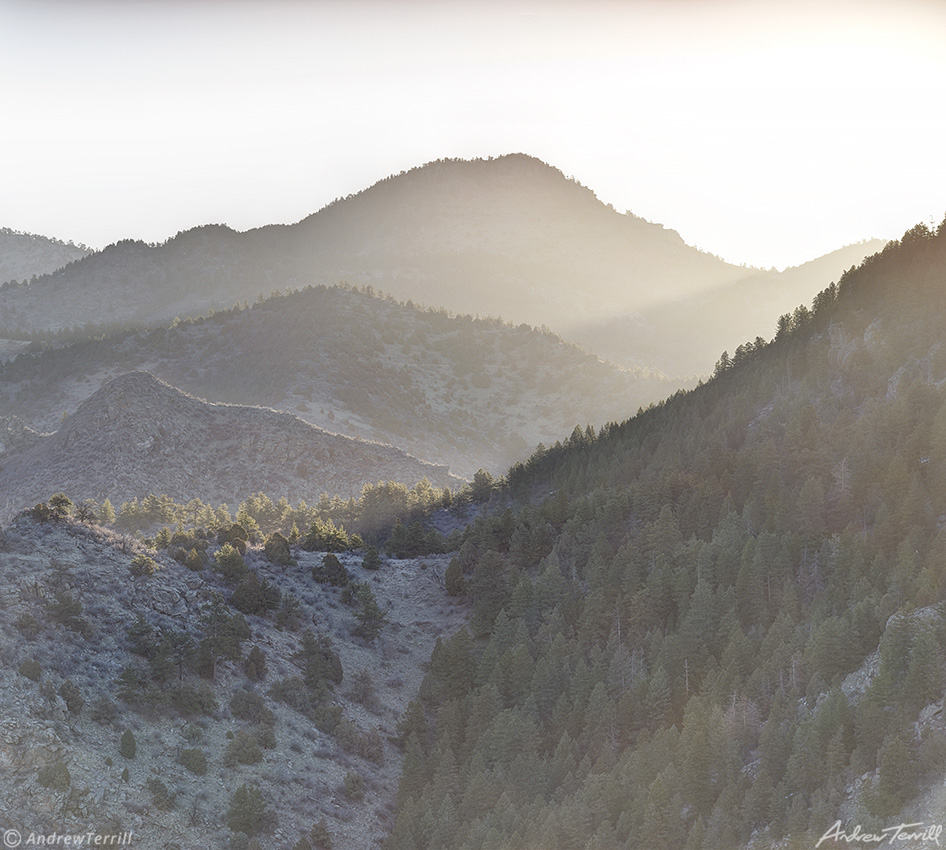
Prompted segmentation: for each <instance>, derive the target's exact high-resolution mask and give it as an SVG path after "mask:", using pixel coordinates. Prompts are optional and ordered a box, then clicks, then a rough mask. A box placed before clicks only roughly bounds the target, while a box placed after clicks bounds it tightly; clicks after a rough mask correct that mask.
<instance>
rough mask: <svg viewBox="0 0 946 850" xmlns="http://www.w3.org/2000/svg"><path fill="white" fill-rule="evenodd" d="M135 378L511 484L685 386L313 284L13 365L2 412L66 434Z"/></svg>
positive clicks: (487, 325)
mask: <svg viewBox="0 0 946 850" xmlns="http://www.w3.org/2000/svg"><path fill="white" fill-rule="evenodd" d="M136 369H143V370H147V371H149V372H151V373H153V374H154V375H156V376H158V377H159V378H161V379H162V380H164V381H167V382H168V383H170V384H172V385H173V386H176V387H179V388H180V389H182V390H185V391H187V392H190V393H193V394H195V395H198V396H201V397H203V398H207V399H210V400H213V401H219V402H231V403H240V404H256V405H263V406H266V407H273V408H277V409H281V410H286V411H289V412H290V413H292V414H294V415H295V416H298V417H300V418H302V419H305V420H306V421H308V422H310V423H312V424H315V425H318V426H320V427H322V428H325V429H326V430H329V431H335V432H340V433H344V434H347V435H349V436H354V437H362V438H365V439H369V440H375V441H380V442H384V443H391V444H394V445H397V446H398V447H400V448H402V449H404V450H406V451H408V452H410V453H411V454H413V455H415V456H417V457H420V458H423V459H424V460H428V461H433V462H436V463H439V464H446V465H449V466H450V468H451V470H452V471H453V472H455V473H456V474H458V475H462V476H465V477H470V476H472V475H473V473H474V472H475V471H476V470H477V469H479V468H480V467H484V468H487V469H490V470H492V471H493V472H494V473H497V474H498V473H500V472H502V471H503V470H504V469H506V468H508V465H509V464H510V463H511V462H513V461H514V460H515V459H516V458H519V457H522V456H524V455H525V454H527V453H528V452H529V451H530V450H531V449H532V448H534V447H535V446H536V445H537V444H538V443H539V442H544V443H548V442H553V441H555V440H556V439H559V438H560V437H561V436H562V435H563V434H566V433H568V432H569V431H571V429H572V428H573V427H574V426H575V424H576V423H581V424H582V425H584V424H585V423H587V422H591V421H595V420H597V419H600V418H602V417H607V418H623V417H624V416H626V415H627V414H628V413H629V412H632V411H634V410H637V409H638V407H640V406H641V405H644V404H647V403H649V402H650V401H651V400H652V399H654V398H658V397H661V396H663V395H666V394H667V393H668V392H669V391H671V390H672V389H673V388H674V386H675V385H674V384H672V383H670V382H668V381H666V380H663V379H661V378H660V377H659V376H655V375H649V374H645V373H643V372H641V371H639V370H638V371H634V372H629V371H624V370H620V369H617V368H615V367H614V366H612V365H610V364H606V363H603V362H601V361H600V360H599V359H598V358H596V357H594V356H592V355H589V354H587V353H585V352H583V351H581V350H580V349H578V348H577V347H575V346H573V345H568V344H566V343H564V342H562V340H561V339H559V338H557V337H555V336H553V335H552V334H549V333H545V332H540V331H536V330H533V329H531V328H528V327H525V326H520V327H515V328H514V327H511V326H508V325H503V324H502V323H499V322H496V321H486V320H478V319H477V320H474V319H471V318H470V317H450V316H448V315H447V314H446V313H444V312H437V311H429V310H428V311H424V310H419V309H417V308H414V307H412V306H410V305H404V304H398V303H396V302H394V301H393V300H391V299H383V298H378V297H373V296H371V295H370V294H368V293H364V292H356V291H352V290H350V289H341V288H330V289H325V288H312V289H307V290H304V291H300V292H295V293H291V294H289V295H285V296H279V297H274V298H270V299H267V300H265V301H263V302H261V303H256V304H254V305H253V306H252V307H251V308H250V309H246V310H230V311H227V312H224V313H217V314H215V315H213V316H212V317H210V318H206V319H201V320H198V321H195V322H181V323H175V324H174V325H173V326H171V327H169V328H160V329H157V330H152V331H138V332H132V333H124V334H116V335H113V336H109V337H105V338H103V339H99V340H88V341H83V342H79V343H75V344H72V345H66V346H64V347H59V348H54V349H52V350H49V351H45V352H39V353H30V354H24V355H22V356H21V357H19V358H18V359H17V360H16V361H14V362H12V363H8V364H6V365H4V366H0V415H16V416H18V417H20V418H21V419H22V420H23V421H25V422H26V423H27V424H29V425H30V426H31V427H33V428H35V429H37V430H44V431H51V430H54V429H55V428H57V427H58V425H59V422H60V419H61V417H62V415H63V413H71V412H72V411H73V410H74V409H75V408H76V406H77V405H78V404H79V403H80V402H81V401H83V400H84V399H85V398H87V397H88V396H89V395H91V394H92V393H93V392H94V391H95V390H96V389H97V388H98V387H100V386H102V385H103V384H104V383H105V382H107V381H108V380H110V379H111V378H113V377H116V376H117V375H119V374H121V373H123V372H127V371H131V370H136ZM45 495H48V493H47V494H45Z"/></svg>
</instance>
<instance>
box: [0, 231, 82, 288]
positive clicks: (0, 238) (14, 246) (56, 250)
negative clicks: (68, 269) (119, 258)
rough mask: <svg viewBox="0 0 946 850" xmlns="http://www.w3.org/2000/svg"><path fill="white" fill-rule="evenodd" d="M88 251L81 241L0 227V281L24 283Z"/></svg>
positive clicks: (54, 269)
mask: <svg viewBox="0 0 946 850" xmlns="http://www.w3.org/2000/svg"><path fill="white" fill-rule="evenodd" d="M89 253H90V251H89V249H88V248H86V247H85V246H83V245H73V244H72V243H71V242H61V241H60V240H58V239H50V238H49V237H46V236H37V235H36V234H35V233H20V232H18V231H15V230H11V229H10V228H9V227H0V283H6V282H7V281H18V282H21V283H23V284H28V283H29V282H30V280H31V279H32V278H34V277H43V276H44V275H48V274H51V273H52V272H55V271H57V270H58V269H61V268H62V267H63V266H66V265H68V264H69V263H71V262H73V261H75V260H81V259H82V258H83V257H85V256H87V255H88V254H89Z"/></svg>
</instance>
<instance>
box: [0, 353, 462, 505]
mask: <svg viewBox="0 0 946 850" xmlns="http://www.w3.org/2000/svg"><path fill="white" fill-rule="evenodd" d="M25 442H26V448H25V450H22V451H14V452H10V453H8V454H7V456H6V462H5V463H4V465H3V468H2V470H0V503H12V504H13V505H15V506H19V507H20V508H23V507H28V506H30V505H32V504H35V503H36V502H37V501H40V500H43V499H46V498H48V497H49V495H50V494H51V493H52V492H55V491H59V490H63V491H65V492H67V493H69V494H70V495H71V496H73V497H74V498H93V499H104V498H110V499H111V500H112V501H113V502H120V501H122V500H124V499H131V498H133V497H135V496H142V495H147V493H148V492H149V491H150V492H155V493H166V494H167V495H169V496H171V497H172V498H175V499H179V500H184V501H186V500H188V499H192V498H194V497H199V498H201V499H204V500H206V501H211V502H215V503H219V502H228V503H235V502H238V501H239V500H240V499H241V498H244V497H245V496H247V495H249V494H250V493H255V492H259V491H263V492H266V493H268V494H270V495H272V496H274V497H279V496H287V497H288V498H289V499H290V500H292V501H295V500H298V499H300V498H304V499H307V500H309V499H313V498H317V497H318V496H319V494H321V493H329V494H336V493H337V494H339V495H342V496H349V495H356V494H357V493H358V492H359V491H360V490H361V488H362V486H363V485H364V484H365V483H376V482H378V481H382V480H395V481H400V482H403V483H407V484H413V483H414V482H416V481H419V480H421V479H422V478H425V477H426V478H427V479H428V480H429V481H430V482H431V483H432V484H434V485H436V486H441V487H442V486H447V485H449V486H454V485H456V484H457V483H459V479H457V478H455V477H453V476H451V475H450V474H449V471H448V469H447V468H446V467H445V466H436V465H434V464H429V463H424V462H423V461H420V460H417V459H416V458H414V457H411V456H410V455H408V454H406V453H405V452H402V451H400V450H399V449H395V448H393V447H391V446H386V445H382V444H379V443H371V442H367V441H363V440H355V439H352V438H350V437H343V436H340V435H338V434H331V433H329V432H327V431H323V430H321V429H320V428H316V427H315V426H312V425H309V424H307V423H305V422H303V421H302V420H300V419H298V418H296V417H295V416H293V415H291V414H289V413H279V412H276V411H274V410H268V409H265V408H258V407H242V406H238V405H223V404H209V403H207V402H205V401H201V400H200V399H197V398H194V397H193V396H189V395H187V394H185V393H182V392H180V391H179V390H176V389H174V388H173V387H171V386H169V385H168V384H165V383H163V382H161V381H159V380H157V379H156V378H155V377H154V376H153V375H150V374H149V373H147V372H131V373H128V374H126V375H123V376H121V377H119V378H116V379H115V380H113V381H111V382H110V383H108V384H107V385H106V386H104V387H102V389H100V390H99V391H98V392H96V393H95V394H94V395H93V396H92V397H90V398H89V399H87V400H86V401H85V402H83V403H82V404H81V405H80V406H79V408H78V410H77V411H76V412H75V414H74V415H73V416H70V417H69V418H67V419H66V420H65V422H64V423H63V426H62V427H61V428H60V429H59V431H57V432H56V433H55V434H52V435H48V436H38V435H35V436H32V437H31V438H30V439H29V440H27V441H25Z"/></svg>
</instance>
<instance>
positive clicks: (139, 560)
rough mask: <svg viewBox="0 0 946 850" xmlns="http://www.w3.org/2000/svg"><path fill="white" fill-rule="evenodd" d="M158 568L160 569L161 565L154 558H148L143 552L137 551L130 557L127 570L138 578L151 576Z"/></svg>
mask: <svg viewBox="0 0 946 850" xmlns="http://www.w3.org/2000/svg"><path fill="white" fill-rule="evenodd" d="M159 569H161V566H160V564H158V562H157V561H155V560H154V558H149V557H148V556H147V555H145V554H144V552H139V553H138V554H137V555H135V557H134V558H132V559H131V566H130V567H128V572H129V573H131V575H132V576H133V577H134V578H140V577H141V576H152V575H154V574H155V573H156V572H157V571H158V570H159Z"/></svg>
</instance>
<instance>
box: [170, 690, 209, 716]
mask: <svg viewBox="0 0 946 850" xmlns="http://www.w3.org/2000/svg"><path fill="white" fill-rule="evenodd" d="M167 699H168V702H169V703H170V705H171V706H172V707H173V708H175V709H177V711H178V712H179V713H180V714H181V715H182V716H184V717H191V716H193V715H195V714H199V715H203V716H205V717H209V716H210V715H211V714H213V713H214V712H215V711H216V710H217V708H218V704H217V698H216V697H215V696H214V692H213V690H212V689H211V688H210V687H209V686H207V685H204V684H201V685H199V686H197V687H194V685H183V686H181V687H179V688H173V689H172V690H170V691H168V692H167Z"/></svg>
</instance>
